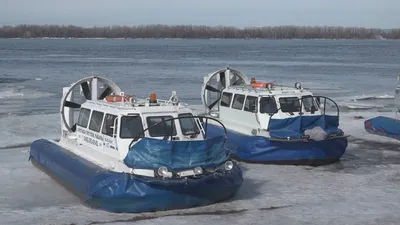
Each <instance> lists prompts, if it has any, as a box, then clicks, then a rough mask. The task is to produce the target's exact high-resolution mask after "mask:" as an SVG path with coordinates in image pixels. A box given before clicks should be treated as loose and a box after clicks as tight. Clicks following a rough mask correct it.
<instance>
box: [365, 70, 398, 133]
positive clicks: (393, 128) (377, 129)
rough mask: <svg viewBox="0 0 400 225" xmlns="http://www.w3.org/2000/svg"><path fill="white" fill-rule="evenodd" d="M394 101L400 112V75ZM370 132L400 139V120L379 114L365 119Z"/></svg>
mask: <svg viewBox="0 0 400 225" xmlns="http://www.w3.org/2000/svg"><path fill="white" fill-rule="evenodd" d="M394 103H395V107H396V108H397V112H400V75H398V76H397V86H396V90H395V93H394ZM364 128H365V130H366V131H367V132H368V133H371V134H375V135H380V136H385V137H389V138H393V139H397V140H400V120H398V119H395V118H390V117H386V116H377V117H374V118H371V119H368V120H365V121H364Z"/></svg>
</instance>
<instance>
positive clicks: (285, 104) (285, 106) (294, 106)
mask: <svg viewBox="0 0 400 225" xmlns="http://www.w3.org/2000/svg"><path fill="white" fill-rule="evenodd" d="M279 104H280V105H281V110H282V112H300V101H299V98H297V97H284V98H279Z"/></svg>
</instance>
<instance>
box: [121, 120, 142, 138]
mask: <svg viewBox="0 0 400 225" xmlns="http://www.w3.org/2000/svg"><path fill="white" fill-rule="evenodd" d="M138 136H140V137H143V136H144V135H143V123H142V118H141V117H140V116H139V115H135V116H122V117H121V130H120V133H119V137H120V138H135V137H138Z"/></svg>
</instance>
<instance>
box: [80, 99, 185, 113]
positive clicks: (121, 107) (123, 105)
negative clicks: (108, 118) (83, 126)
mask: <svg viewBox="0 0 400 225" xmlns="http://www.w3.org/2000/svg"><path fill="white" fill-rule="evenodd" d="M82 107H83V108H88V109H92V110H97V111H101V112H105V113H112V114H118V115H120V114H127V113H139V114H142V113H173V112H179V113H188V112H190V113H192V110H191V109H190V108H188V107H187V106H186V105H184V104H182V103H179V104H176V105H173V104H166V103H165V102H164V101H163V100H159V105H151V104H147V101H146V102H145V101H140V102H137V103H134V105H132V104H131V103H129V102H106V101H104V100H87V101H86V102H85V103H83V104H82Z"/></svg>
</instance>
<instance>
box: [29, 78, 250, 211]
mask: <svg viewBox="0 0 400 225" xmlns="http://www.w3.org/2000/svg"><path fill="white" fill-rule="evenodd" d="M101 84H102V85H101ZM60 112H61V132H62V134H61V137H60V140H59V141H53V140H46V139H39V140H36V141H34V142H33V143H32V144H31V147H30V153H29V159H30V160H31V161H32V163H33V164H34V165H35V166H38V167H39V168H40V169H42V170H44V171H45V172H47V173H49V175H50V176H52V177H54V178H56V179H57V180H59V181H61V183H62V184H63V185H64V186H65V187H67V188H68V189H70V190H71V191H72V192H74V193H75V194H76V195H78V196H79V197H81V198H82V199H83V200H84V202H85V203H86V204H87V205H89V206H90V207H93V208H99V209H103V210H106V211H111V212H149V211H162V210H171V209H181V208H189V207H195V206H202V205H208V204H212V203H215V202H219V201H223V200H227V199H229V198H231V197H232V196H234V195H235V193H236V192H237V190H238V189H239V188H240V186H241V184H242V182H243V176H242V171H241V169H240V168H239V167H238V166H237V165H236V163H235V162H233V161H232V160H230V158H229V152H227V151H226V149H225V148H224V144H225V141H226V132H225V131H223V132H220V133H219V134H218V135H213V136H212V137H210V136H207V129H205V128H203V126H202V124H204V123H201V121H200V119H203V117H202V116H196V115H194V114H193V112H192V111H191V110H190V109H189V108H188V107H187V105H186V104H183V103H181V102H179V99H178V96H177V94H176V92H173V93H172V96H171V97H170V98H169V100H160V99H157V96H156V94H155V93H152V94H151V95H150V97H149V98H146V99H138V98H136V97H135V96H134V95H125V93H124V92H122V91H121V89H120V88H119V87H118V86H117V85H116V84H114V83H113V82H112V81H110V80H108V79H105V78H102V77H96V76H91V77H87V78H84V79H81V80H79V81H77V82H76V83H73V84H71V86H69V87H64V88H63V97H62V100H61V107H60ZM205 119H206V120H208V121H212V118H205ZM214 122H216V123H218V121H214ZM218 124H220V126H222V127H223V124H222V123H218ZM205 125H207V124H205Z"/></svg>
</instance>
